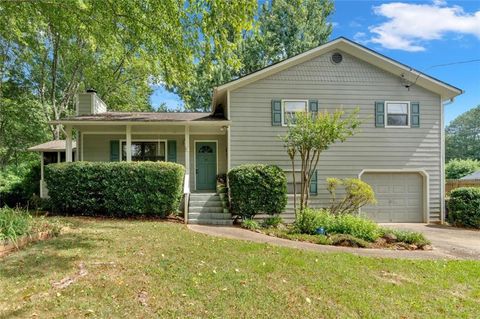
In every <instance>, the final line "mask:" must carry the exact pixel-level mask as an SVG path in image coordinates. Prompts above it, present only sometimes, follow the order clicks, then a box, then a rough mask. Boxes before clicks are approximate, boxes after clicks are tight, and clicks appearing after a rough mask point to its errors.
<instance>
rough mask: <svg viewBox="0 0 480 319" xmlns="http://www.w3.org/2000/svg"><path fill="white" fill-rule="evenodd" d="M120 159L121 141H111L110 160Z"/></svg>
mask: <svg viewBox="0 0 480 319" xmlns="http://www.w3.org/2000/svg"><path fill="white" fill-rule="evenodd" d="M118 161H120V141H118V140H112V141H110V162H118Z"/></svg>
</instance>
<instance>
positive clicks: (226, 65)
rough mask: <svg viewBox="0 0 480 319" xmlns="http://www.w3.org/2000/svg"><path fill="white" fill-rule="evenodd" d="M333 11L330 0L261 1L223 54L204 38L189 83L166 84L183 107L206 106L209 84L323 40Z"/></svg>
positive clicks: (246, 72) (196, 107)
mask: <svg viewBox="0 0 480 319" xmlns="http://www.w3.org/2000/svg"><path fill="white" fill-rule="evenodd" d="M332 12H333V2H332V1H331V0H275V1H266V2H265V3H264V4H263V5H262V6H261V7H260V8H259V10H258V12H257V16H256V19H255V20H254V21H253V27H252V28H251V30H242V36H241V37H237V38H234V39H233V38H232V39H233V40H232V41H233V43H234V45H232V46H231V47H232V50H231V51H230V52H229V54H228V55H224V54H223V53H222V52H220V51H217V50H215V49H213V48H212V47H211V46H210V43H209V42H204V43H203V48H204V49H203V51H202V52H201V53H200V54H199V55H198V56H197V58H198V62H197V63H196V64H195V65H194V69H195V73H194V75H195V76H194V78H193V79H192V80H191V82H183V83H179V84H177V85H175V86H167V87H168V88H169V89H170V90H171V91H172V92H175V93H177V94H178V95H179V96H180V97H181V98H182V100H183V101H184V103H185V105H186V107H187V108H190V109H194V110H200V111H206V110H209V109H210V106H211V95H212V88H213V87H215V86H218V85H221V84H223V83H226V82H228V81H231V80H233V79H235V78H238V77H240V76H243V75H246V74H249V73H251V72H254V71H257V70H259V69H261V68H264V67H266V66H268V65H271V64H273V63H276V62H278V61H281V60H284V59H286V58H290V57H292V56H294V55H296V54H299V53H302V52H304V51H307V50H308V49H311V48H314V47H316V46H319V45H321V44H323V43H325V42H326V41H327V40H328V37H329V36H330V34H331V32H332V26H331V24H330V23H328V22H327V18H328V17H329V16H330V14H331V13H332ZM236 34H237V33H236Z"/></svg>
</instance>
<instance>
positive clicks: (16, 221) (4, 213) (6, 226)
mask: <svg viewBox="0 0 480 319" xmlns="http://www.w3.org/2000/svg"><path fill="white" fill-rule="evenodd" d="M31 227H32V216H31V215H30V214H28V212H26V211H23V210H20V209H18V208H8V207H3V208H0V242H2V241H5V240H8V241H12V242H16V240H17V238H18V237H20V236H23V235H26V234H28V233H29V232H30V229H31Z"/></svg>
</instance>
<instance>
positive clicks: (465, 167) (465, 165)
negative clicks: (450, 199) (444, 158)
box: [445, 159, 480, 179]
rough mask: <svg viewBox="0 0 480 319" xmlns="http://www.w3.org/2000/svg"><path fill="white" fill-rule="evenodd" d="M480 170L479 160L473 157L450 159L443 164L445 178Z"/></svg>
mask: <svg viewBox="0 0 480 319" xmlns="http://www.w3.org/2000/svg"><path fill="white" fill-rule="evenodd" d="M476 171H480V161H477V160H474V159H452V160H450V161H449V162H448V163H447V165H445V178H446V179H459V178H462V177H464V176H467V175H469V174H472V173H475V172H476Z"/></svg>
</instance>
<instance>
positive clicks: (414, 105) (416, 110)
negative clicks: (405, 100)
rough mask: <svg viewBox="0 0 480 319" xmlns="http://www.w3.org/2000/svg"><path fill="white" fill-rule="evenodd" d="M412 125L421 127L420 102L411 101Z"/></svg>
mask: <svg viewBox="0 0 480 319" xmlns="http://www.w3.org/2000/svg"><path fill="white" fill-rule="evenodd" d="M410 127H420V103H418V102H411V103H410Z"/></svg>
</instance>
